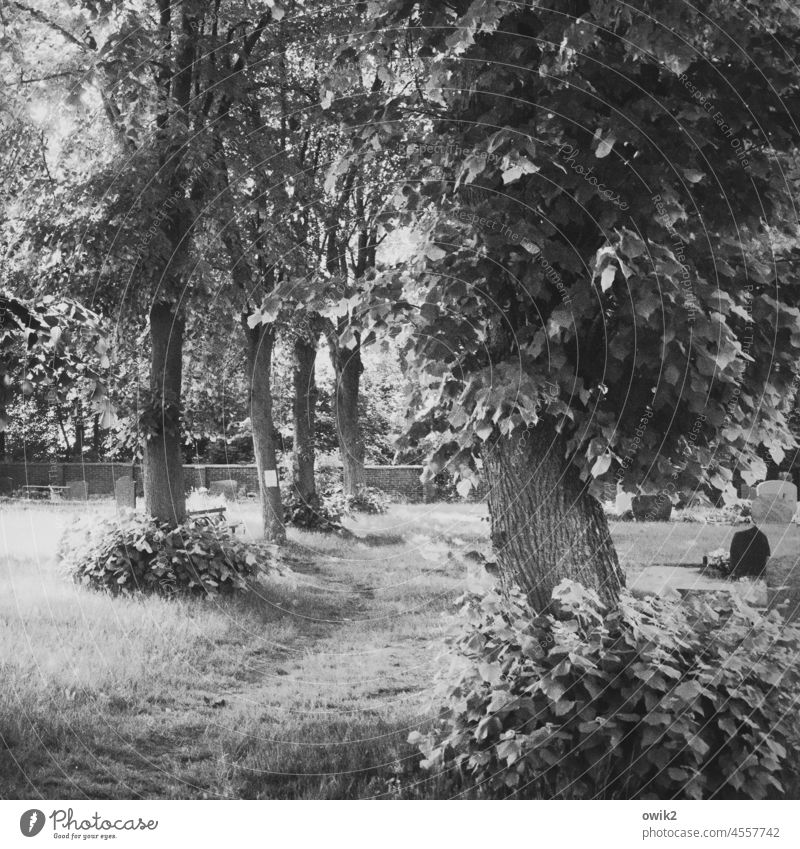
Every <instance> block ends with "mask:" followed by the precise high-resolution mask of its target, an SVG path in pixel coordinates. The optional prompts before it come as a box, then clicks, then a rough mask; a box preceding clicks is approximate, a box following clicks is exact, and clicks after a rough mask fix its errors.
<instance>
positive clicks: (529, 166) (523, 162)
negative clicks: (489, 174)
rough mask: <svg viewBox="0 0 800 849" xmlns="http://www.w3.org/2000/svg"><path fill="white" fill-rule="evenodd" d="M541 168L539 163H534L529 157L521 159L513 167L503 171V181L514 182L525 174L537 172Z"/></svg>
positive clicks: (506, 182)
mask: <svg viewBox="0 0 800 849" xmlns="http://www.w3.org/2000/svg"><path fill="white" fill-rule="evenodd" d="M538 170H539V166H538V165H534V164H533V162H531V161H530V160H528V159H519V160H518V161H517V162H516V163H515V164H514V165H512V167H511V168H509V169H508V170H506V171H503V183H505V184H508V183H513V182H515V181H516V180H519V178H520V177H522V176H523V175H525V174H535V173H536V172H537V171H538Z"/></svg>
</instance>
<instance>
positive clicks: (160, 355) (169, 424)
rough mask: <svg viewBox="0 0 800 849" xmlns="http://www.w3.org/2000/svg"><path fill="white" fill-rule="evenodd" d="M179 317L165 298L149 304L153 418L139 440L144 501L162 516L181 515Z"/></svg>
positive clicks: (166, 518)
mask: <svg viewBox="0 0 800 849" xmlns="http://www.w3.org/2000/svg"><path fill="white" fill-rule="evenodd" d="M183 330H184V322H183V319H182V318H180V317H179V316H178V315H177V314H176V312H175V310H174V307H173V306H172V305H171V304H165V303H155V304H153V306H152V307H151V308H150V343H151V352H150V392H151V395H152V399H153V412H154V416H153V421H152V422H150V423H148V425H149V432H146V433H145V440H144V458H143V467H144V468H143V471H144V502H145V508H146V510H147V512H148V513H149V514H150V515H151V516H153V517H154V518H156V519H158V520H159V521H162V522H170V523H175V524H177V523H179V522H182V521H183V520H184V519H185V518H186V493H185V491H184V488H183V452H182V450H181V432H180V397H181V371H182V367H183Z"/></svg>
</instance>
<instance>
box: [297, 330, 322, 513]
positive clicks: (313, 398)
mask: <svg viewBox="0 0 800 849" xmlns="http://www.w3.org/2000/svg"><path fill="white" fill-rule="evenodd" d="M316 359H317V340H316V339H313V338H309V337H308V336H306V335H304V334H302V333H298V335H297V336H296V337H295V340H294V355H293V364H292V366H293V367H292V380H293V384H294V404H293V406H294V410H293V412H294V445H293V450H292V483H293V485H294V491H295V496H296V497H297V498H298V499H299V500H300V502H301V503H302V504H304V505H306V506H307V507H309V508H310V509H311V510H314V511H316V510H317V509H318V508H319V498H318V496H317V484H316V480H315V477H314V461H315V445H314V432H315V430H316V421H317V410H316V408H317V394H318V393H317V384H316V380H315V377H314V365H315V363H316Z"/></svg>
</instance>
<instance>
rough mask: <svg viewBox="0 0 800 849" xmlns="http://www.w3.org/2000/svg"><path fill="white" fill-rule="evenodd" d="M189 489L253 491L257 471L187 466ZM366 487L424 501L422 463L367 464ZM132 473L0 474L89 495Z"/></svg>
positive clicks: (96, 467)
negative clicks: (78, 484)
mask: <svg viewBox="0 0 800 849" xmlns="http://www.w3.org/2000/svg"><path fill="white" fill-rule="evenodd" d="M183 470H184V477H185V482H186V489H187V490H190V489H198V488H200V487H208V486H209V484H210V483H212V482H213V481H220V480H235V481H237V482H238V483H240V484H242V485H243V486H244V487H246V488H247V490H248V491H250V492H257V491H258V472H257V470H256V467H255V466H254V465H253V466H224V465H206V466H184V467H183ZM364 473H365V477H366V482H367V486H372V487H375V489H380V490H382V491H383V492H386V493H388V494H392V495H397V496H401V497H403V498H405V499H406V500H408V501H422V500H423V499H424V492H423V486H422V482H421V481H420V474H421V473H422V466H366V467H365V468H364ZM130 474H131V465H130V464H129V463H0V477H9V478H11V479H12V480H13V481H14V487H15V488H19V487H22V486H25V485H38V486H43V485H47V484H53V485H64V484H67V483H69V482H70V481H86V484H87V486H88V489H89V495H113V494H114V481H115V480H117V478H121V477H123V476H125V475H130ZM133 477H134V480H136V481H141V480H142V469H141V466H136V467H135V468H133Z"/></svg>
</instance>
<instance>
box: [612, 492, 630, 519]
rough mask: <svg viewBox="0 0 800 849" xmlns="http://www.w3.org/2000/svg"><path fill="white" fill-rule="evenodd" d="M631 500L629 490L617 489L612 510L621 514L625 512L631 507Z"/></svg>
mask: <svg viewBox="0 0 800 849" xmlns="http://www.w3.org/2000/svg"><path fill="white" fill-rule="evenodd" d="M632 501H633V496H632V495H631V494H630V493H629V492H623V490H621V489H619V490H617V498H616V501H615V502H614V512H615V513H616V514H617V515H618V516H621V515H622V514H623V513H627V512H628V510H630V509H631V502H632Z"/></svg>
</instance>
